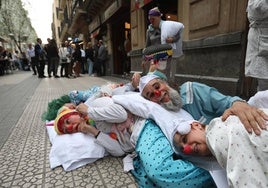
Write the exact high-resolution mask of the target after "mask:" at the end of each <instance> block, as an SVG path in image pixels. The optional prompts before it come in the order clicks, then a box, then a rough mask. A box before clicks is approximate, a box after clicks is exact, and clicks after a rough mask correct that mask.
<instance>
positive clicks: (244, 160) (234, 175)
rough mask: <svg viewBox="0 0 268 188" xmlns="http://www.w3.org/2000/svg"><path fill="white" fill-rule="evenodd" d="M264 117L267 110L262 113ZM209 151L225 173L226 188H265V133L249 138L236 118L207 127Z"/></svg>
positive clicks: (267, 177)
mask: <svg viewBox="0 0 268 188" xmlns="http://www.w3.org/2000/svg"><path fill="white" fill-rule="evenodd" d="M265 112H266V113H268V109H266V110H265ZM206 138H207V144H208V147H209V149H210V150H211V151H212V153H213V155H214V156H215V157H216V158H217V161H218V162H219V164H220V165H221V166H222V167H223V168H225V169H226V171H227V178H228V184H229V186H230V187H268V131H264V130H263V131H262V133H261V135H260V136H256V135H255V134H254V133H253V134H249V133H248V132H247V131H246V129H245V128H244V126H243V124H242V123H241V122H240V120H239V119H238V117H236V116H230V117H229V118H228V119H227V120H226V121H225V122H222V121H221V119H220V118H215V119H213V120H212V121H211V123H210V125H209V126H207V130H206Z"/></svg>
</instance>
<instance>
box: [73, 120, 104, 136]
mask: <svg viewBox="0 0 268 188" xmlns="http://www.w3.org/2000/svg"><path fill="white" fill-rule="evenodd" d="M78 131H79V132H81V133H84V134H88V133H90V134H92V135H93V136H94V137H96V136H97V135H98V133H99V130H98V129H97V128H96V127H94V126H92V125H88V124H87V123H86V121H81V123H80V124H79V127H78Z"/></svg>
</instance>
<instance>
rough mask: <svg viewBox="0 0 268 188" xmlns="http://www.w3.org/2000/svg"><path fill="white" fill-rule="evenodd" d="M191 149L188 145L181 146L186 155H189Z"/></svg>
mask: <svg viewBox="0 0 268 188" xmlns="http://www.w3.org/2000/svg"><path fill="white" fill-rule="evenodd" d="M192 151H193V149H192V147H191V146H190V145H186V146H184V148H183V153H184V154H186V155H190V154H191V153H192Z"/></svg>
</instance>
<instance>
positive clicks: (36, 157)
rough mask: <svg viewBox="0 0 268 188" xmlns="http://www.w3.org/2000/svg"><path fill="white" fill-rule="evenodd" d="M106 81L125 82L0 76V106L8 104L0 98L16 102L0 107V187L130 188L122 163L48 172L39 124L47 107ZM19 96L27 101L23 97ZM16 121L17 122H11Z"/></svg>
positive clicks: (110, 159) (107, 160) (105, 161)
mask: <svg viewBox="0 0 268 188" xmlns="http://www.w3.org/2000/svg"><path fill="white" fill-rule="evenodd" d="M29 74H30V75H29ZM12 76H13V77H12ZM18 79H20V80H23V82H19V81H18ZM111 82H123V83H126V82H127V81H126V80H123V79H120V78H116V77H89V76H87V75H83V76H82V77H80V78H76V79H65V78H60V79H48V78H45V79H41V80H40V79H37V78H36V77H34V76H32V75H31V73H30V72H29V73H28V74H26V73H21V74H18V75H16V74H15V73H14V74H13V75H9V76H7V77H5V76H4V77H1V78H0V89H1V92H2V95H0V99H1V102H0V103H1V105H0V107H2V106H6V105H8V104H10V105H11V103H10V102H7V101H5V100H3V99H5V98H9V97H10V99H11V98H16V99H15V100H14V101H13V103H12V105H13V106H9V108H5V110H3V111H1V115H0V120H2V124H1V127H0V132H1V133H0V136H1V140H0V141H1V144H2V146H1V147H0V164H1V165H0V187H12V188H14V187H19V188H21V187H25V188H26V187H27V188H29V187H34V188H36V187H40V188H41V187H42V188H49V187H53V188H54V187H63V188H66V187H70V188H73V187H89V188H90V187H92V188H98V187H99V188H113V187H115V188H117V187H122V188H123V187H126V188H136V187H137V185H136V183H135V180H134V178H133V177H132V175H131V174H130V173H124V172H123V164H122V158H115V157H111V156H108V157H104V158H103V159H99V160H97V161H96V162H94V163H91V164H88V165H85V166H83V167H80V168H78V169H76V170H73V171H71V172H65V171H64V170H63V168H62V167H57V168H55V169H50V166H49V152H50V149H51V144H50V141H49V138H48V135H47V131H46V128H45V126H44V122H42V120H41V117H42V113H43V112H44V111H45V110H46V108H47V104H48V102H50V101H51V100H53V99H55V98H57V97H59V96H61V95H63V94H67V93H68V92H69V91H72V90H85V89H88V88H90V87H92V86H94V85H98V86H99V85H103V84H106V83H111ZM29 84H31V85H30V86H29ZM16 87H17V89H16ZM32 87H34V88H32ZM10 92H11V93H10ZM8 93H10V94H8ZM19 94H21V96H19ZM25 95H26V96H27V97H23V96H25ZM14 108H15V109H14ZM17 116H18V117H19V118H17V119H15V118H14V117H17ZM8 126H10V129H7V127H8ZM1 130H5V131H1ZM2 132H4V133H5V134H2ZM2 135H3V139H2ZM3 142H4V143H3Z"/></svg>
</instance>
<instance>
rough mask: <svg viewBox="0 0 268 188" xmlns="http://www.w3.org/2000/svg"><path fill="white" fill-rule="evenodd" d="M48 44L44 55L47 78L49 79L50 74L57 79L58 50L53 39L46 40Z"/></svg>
mask: <svg viewBox="0 0 268 188" xmlns="http://www.w3.org/2000/svg"><path fill="white" fill-rule="evenodd" d="M48 41H49V43H48V44H47V45H46V48H45V50H46V54H47V59H48V67H47V71H48V76H49V78H50V77H51V72H52V73H53V76H54V77H55V78H59V76H58V74H57V72H58V66H59V50H58V47H57V43H56V41H55V39H51V40H48Z"/></svg>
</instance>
